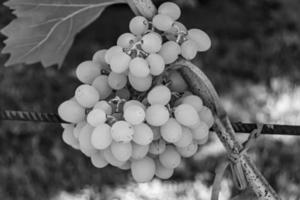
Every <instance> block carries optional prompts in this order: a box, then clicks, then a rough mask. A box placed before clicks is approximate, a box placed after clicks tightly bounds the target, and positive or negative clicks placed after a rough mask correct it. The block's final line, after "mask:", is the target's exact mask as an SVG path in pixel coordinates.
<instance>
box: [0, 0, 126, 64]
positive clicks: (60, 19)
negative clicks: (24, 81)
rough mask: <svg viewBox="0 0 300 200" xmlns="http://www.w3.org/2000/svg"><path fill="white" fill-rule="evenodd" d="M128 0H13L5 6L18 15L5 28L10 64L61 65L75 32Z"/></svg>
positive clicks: (5, 50) (2, 31)
mask: <svg viewBox="0 0 300 200" xmlns="http://www.w3.org/2000/svg"><path fill="white" fill-rule="evenodd" d="M124 2H125V0H10V1H8V2H6V3H4V5H6V6H7V7H9V8H11V9H13V13H14V14H15V15H16V16H17V18H16V19H14V20H13V21H12V22H11V23H10V24H9V25H7V26H6V27H4V28H3V29H2V30H1V33H2V34H4V35H5V36H7V37H8V38H7V39H6V40H5V41H4V43H5V44H6V46H5V48H4V49H3V51H2V53H10V54H11V56H10V58H9V60H8V61H7V62H6V64H5V65H6V66H9V65H13V64H17V63H26V64H32V63H35V62H42V64H43V66H45V67H49V66H51V65H55V64H58V65H61V64H62V62H63V60H64V58H65V56H66V54H67V53H68V50H69V49H70V47H71V45H72V43H73V41H74V38H75V35H76V34H77V33H79V32H80V31H81V30H82V29H84V28H85V27H86V26H88V25H89V24H90V23H92V22H93V21H94V20H95V19H96V18H97V17H99V16H100V15H101V13H102V12H103V10H104V9H105V8H106V7H107V6H109V5H111V4H115V3H124Z"/></svg>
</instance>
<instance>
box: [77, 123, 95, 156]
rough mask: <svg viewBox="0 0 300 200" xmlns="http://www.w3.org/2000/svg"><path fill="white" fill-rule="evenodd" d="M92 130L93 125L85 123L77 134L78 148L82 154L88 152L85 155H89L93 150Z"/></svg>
mask: <svg viewBox="0 0 300 200" xmlns="http://www.w3.org/2000/svg"><path fill="white" fill-rule="evenodd" d="M93 131H94V127H92V126H91V125H89V124H86V125H85V126H84V127H82V129H81V131H80V133H79V136H78V141H79V145H80V149H81V150H82V152H83V153H84V154H88V155H87V156H89V157H90V156H91V155H90V153H92V152H94V151H95V148H94V146H93V145H92V143H91V135H92V133H93ZM87 152H89V153H87Z"/></svg>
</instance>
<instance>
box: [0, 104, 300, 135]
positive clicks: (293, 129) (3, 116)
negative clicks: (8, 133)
mask: <svg viewBox="0 0 300 200" xmlns="http://www.w3.org/2000/svg"><path fill="white" fill-rule="evenodd" d="M0 120H10V121H32V122H47V123H68V122H65V121H64V120H63V119H61V118H60V117H59V116H58V114H56V113H40V112H28V111H19V110H18V111H16V110H0ZM232 126H233V128H234V130H235V132H237V133H251V132H252V131H253V130H254V129H256V128H257V124H255V123H242V122H234V123H232ZM262 134H269V135H295V136H300V126H293V125H280V124H263V129H262Z"/></svg>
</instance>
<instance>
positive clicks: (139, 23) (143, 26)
mask: <svg viewBox="0 0 300 200" xmlns="http://www.w3.org/2000/svg"><path fill="white" fill-rule="evenodd" d="M148 27H149V23H148V20H147V19H146V18H145V17H143V16H136V17H134V18H132V19H131V20H130V22H129V30H130V32H131V33H133V34H135V35H142V34H143V33H145V32H146V31H147V30H148Z"/></svg>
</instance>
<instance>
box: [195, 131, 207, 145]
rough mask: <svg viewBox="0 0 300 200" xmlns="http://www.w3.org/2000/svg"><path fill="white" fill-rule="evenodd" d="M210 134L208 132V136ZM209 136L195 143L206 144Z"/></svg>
mask: <svg viewBox="0 0 300 200" xmlns="http://www.w3.org/2000/svg"><path fill="white" fill-rule="evenodd" d="M210 133H211V132H209V134H210ZM209 134H208V135H207V136H206V137H205V138H203V139H201V140H195V141H196V143H197V144H198V145H202V144H206V143H207V141H208V139H209Z"/></svg>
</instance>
